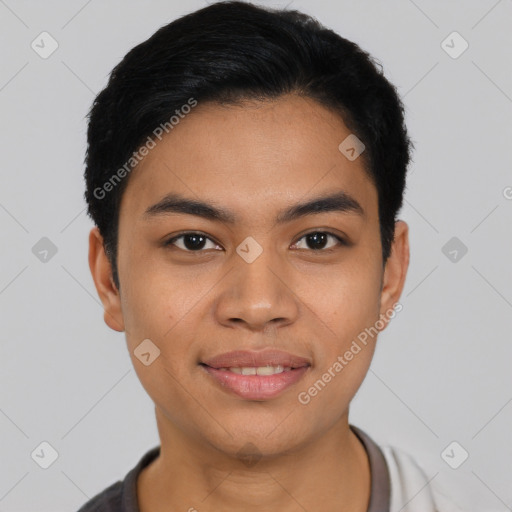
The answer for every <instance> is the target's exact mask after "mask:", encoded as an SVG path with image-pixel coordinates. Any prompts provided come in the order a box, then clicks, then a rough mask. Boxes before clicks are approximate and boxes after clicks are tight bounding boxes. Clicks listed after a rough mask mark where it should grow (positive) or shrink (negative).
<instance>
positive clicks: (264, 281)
mask: <svg viewBox="0 0 512 512" xmlns="http://www.w3.org/2000/svg"><path fill="white" fill-rule="evenodd" d="M233 260H234V262H233V263H234V268H233V269H232V270H231V272H229V273H228V275H227V276H226V278H225V279H223V281H222V289H221V292H220V294H219V296H218V298H217V301H216V315H217V319H218V321H219V322H220V323H221V324H223V325H225V326H229V327H236V326H239V327H244V328H246V329H249V330H251V331H261V330H265V329H266V328H268V327H277V326H285V325H289V324H291V323H293V322H294V321H295V320H296V319H297V317H298V314H299V310H300V308H299V301H298V298H297V296H296V295H295V293H294V291H293V289H294V286H293V277H292V272H291V269H290V267H289V266H288V267H287V265H286V262H285V261H282V258H281V261H280V260H279V257H278V255H277V254H275V252H274V251H272V250H271V249H264V250H263V252H262V253H261V254H260V256H258V258H256V259H255V260H254V261H253V262H252V263H248V262H247V261H245V260H244V259H243V258H242V257H240V256H239V255H238V254H234V256H233Z"/></svg>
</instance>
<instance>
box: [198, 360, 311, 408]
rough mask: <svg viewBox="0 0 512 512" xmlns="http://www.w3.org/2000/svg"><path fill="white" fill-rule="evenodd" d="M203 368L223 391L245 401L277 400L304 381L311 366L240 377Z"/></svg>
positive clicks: (222, 371)
mask: <svg viewBox="0 0 512 512" xmlns="http://www.w3.org/2000/svg"><path fill="white" fill-rule="evenodd" d="M201 367H202V368H204V369H205V370H206V372H207V373H209V374H210V375H211V376H212V377H213V378H214V379H215V380H216V381H217V382H218V383H219V384H220V385H221V389H223V390H224V391H228V392H232V393H234V394H235V395H237V396H239V397H240V398H244V399H245V400H269V399H271V398H275V397H277V396H278V395H280V394H281V393H282V392H284V391H285V390H286V389H287V388H289V387H290V386H293V385H294V384H295V383H297V382H298V381H299V380H300V379H302V377H303V376H304V374H305V373H306V372H307V371H308V369H309V366H301V367H300V368H295V369H293V370H289V371H285V372H283V373H276V374H275V375H240V374H238V373H233V372H230V371H229V370H222V369H218V368H211V367H210V366H206V365H204V364H203V365H201Z"/></svg>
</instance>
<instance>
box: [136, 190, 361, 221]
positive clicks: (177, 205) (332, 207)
mask: <svg viewBox="0 0 512 512" xmlns="http://www.w3.org/2000/svg"><path fill="white" fill-rule="evenodd" d="M327 212H337V213H348V214H356V215H358V216H360V217H366V213H365V211H364V209H363V207H362V206H361V205H360V203H359V202H358V201H357V200H356V199H354V198H353V197H352V196H350V195H349V194H347V193H346V192H343V191H339V192H336V193H334V194H329V195H324V196H320V197H316V198H314V199H311V200H309V201H307V202H303V203H298V204H295V205H293V206H291V207H288V208H285V209H284V210H281V211H280V212H279V214H278V215H277V217H276V223H278V224H284V223H286V222H291V221H293V220H296V219H298V218H301V217H305V216H307V215H312V214H319V213H327ZM173 213H184V214H187V215H195V216H197V217H202V218H204V219H207V220H212V221H218V222H223V223H226V224H234V223H235V222H236V219H237V216H236V214H235V213H234V212H232V211H231V210H227V209H225V208H222V207H218V206H214V205H213V204H208V203H206V202H204V201H199V200H196V199H189V198H186V197H184V196H182V195H180V194H176V193H170V194H167V195H166V196H165V197H164V198H163V199H161V200H160V201H158V203H155V204H154V205H152V206H150V207H149V208H147V209H146V210H145V212H144V214H143V216H142V218H143V219H145V220H149V219H151V218H155V217H157V216H160V215H168V214H173Z"/></svg>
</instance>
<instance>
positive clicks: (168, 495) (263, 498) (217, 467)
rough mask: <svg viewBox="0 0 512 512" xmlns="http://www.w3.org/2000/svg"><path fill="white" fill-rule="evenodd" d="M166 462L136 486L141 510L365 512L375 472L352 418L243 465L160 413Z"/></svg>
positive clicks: (157, 461) (151, 468)
mask: <svg viewBox="0 0 512 512" xmlns="http://www.w3.org/2000/svg"><path fill="white" fill-rule="evenodd" d="M157 423H158V428H159V434H160V440H161V449H160V456H159V457H158V458H157V459H155V461H153V463H152V464H150V465H149V466H147V467H146V468H145V469H144V470H143V471H142V472H141V474H140V476H139V479H138V482H137V492H138V496H139V498H138V499H139V507H140V511H141V512H149V511H151V512H160V511H162V512H163V511H164V510H166V511H168V510H187V511H190V512H193V511H194V510H197V511H198V512H213V511H218V510H222V511H223V512H231V511H239V510H244V511H247V512H253V511H254V512H256V511H260V512H261V511H262V510H264V511H269V512H271V511H275V510H279V511H280V512H298V511H301V512H304V510H323V511H326V512H330V511H332V512H334V511H336V512H348V511H351V512H366V510H367V508H368V503H369V499H370V467H369V462H368V457H367V455H366V451H365V449H364V446H363V445H362V444H361V442H360V441H359V439H358V438H357V436H356V435H355V434H354V433H353V432H352V430H351V429H350V427H349V424H348V412H347V414H346V415H345V416H344V417H343V418H342V419H341V420H340V421H339V422H338V423H337V424H335V425H334V426H333V427H332V428H331V429H330V430H329V431H327V432H326V433H325V434H324V435H323V436H322V437H319V438H317V439H314V440H313V441H310V442H309V443H307V444H304V445H301V446H298V447H296V448H295V449H293V450H288V451H287V452H285V453H281V454H279V455H273V456H262V457H261V458H258V457H256V458H250V457H249V458H247V459H245V460H241V459H240V458H239V457H233V456H230V455H227V454H225V453H223V452H220V451H219V450H218V449H217V448H215V447H213V446H212V445H211V444H208V443H207V442H202V441H201V440H198V439H197V438H194V437H193V436H191V435H190V433H189V432H184V431H182V430H180V429H178V428H177V427H176V426H175V425H173V424H172V423H171V422H170V421H169V420H168V419H167V418H165V417H164V416H163V415H162V414H160V413H159V411H158V409H157Z"/></svg>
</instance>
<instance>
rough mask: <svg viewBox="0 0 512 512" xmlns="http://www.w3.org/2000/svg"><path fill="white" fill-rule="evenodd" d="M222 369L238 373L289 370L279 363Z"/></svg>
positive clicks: (271, 372)
mask: <svg viewBox="0 0 512 512" xmlns="http://www.w3.org/2000/svg"><path fill="white" fill-rule="evenodd" d="M222 369H223V370H229V371H230V372H233V373H238V374H239V375H275V374H277V373H283V372H286V371H290V368H284V367H282V366H281V365H278V366H259V367H258V368H255V367H251V366H244V367H243V368H222Z"/></svg>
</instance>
